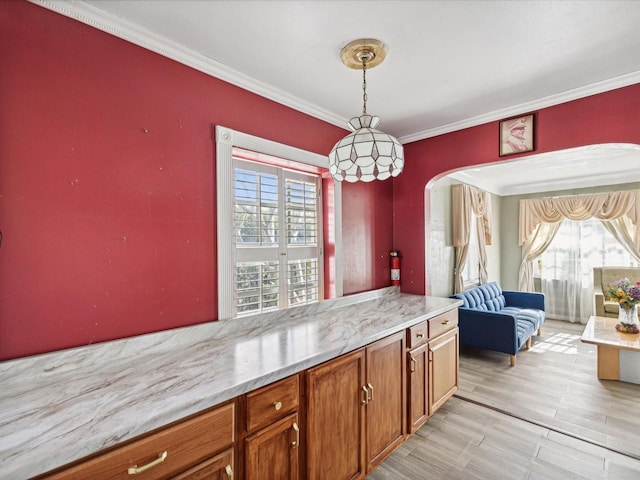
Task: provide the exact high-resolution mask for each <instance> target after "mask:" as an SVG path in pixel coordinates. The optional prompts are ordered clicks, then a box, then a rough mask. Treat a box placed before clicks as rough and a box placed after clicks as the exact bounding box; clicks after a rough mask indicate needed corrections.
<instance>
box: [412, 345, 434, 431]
mask: <svg viewBox="0 0 640 480" xmlns="http://www.w3.org/2000/svg"><path fill="white" fill-rule="evenodd" d="M428 347H429V346H428V345H427V344H426V343H425V344H423V345H422V346H420V347H418V348H414V349H413V350H411V351H409V353H408V354H407V358H408V362H409V363H408V365H407V378H408V381H409V389H408V390H409V401H408V403H407V406H408V409H409V411H408V412H407V418H408V419H409V421H408V429H409V433H413V432H415V431H416V430H418V429H419V428H420V427H421V426H422V425H424V424H425V423H426V421H427V419H428V418H429V367H428V365H429V348H428Z"/></svg>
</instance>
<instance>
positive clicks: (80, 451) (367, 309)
mask: <svg viewBox="0 0 640 480" xmlns="http://www.w3.org/2000/svg"><path fill="white" fill-rule="evenodd" d="M459 303H460V302H458V301H457V300H453V299H448V298H436V297H425V296H417V295H409V294H402V293H400V292H399V290H398V289H397V287H396V288H394V287H390V288H386V289H382V290H377V291H373V292H365V293H363V294H357V295H351V296H348V297H343V298H340V299H335V300H325V301H322V302H318V303H316V304H312V305H309V306H304V307H296V308H291V309H288V310H282V311H278V312H272V313H266V314H261V315H254V316H250V317H244V318H239V319H231V320H222V321H217V322H211V323H206V324H201V325H196V326H191V327H184V328H179V329H174V330H168V331H162V332H157V333H152V334H147V335H141V336H137V337H131V338H126V339H122V340H116V341H111V342H105V343H102V344H96V345H90V346H86V347H79V348H74V349H69V350H64V351H59V352H54V353H50V354H44V355H37V356H33V357H27V358H23V359H17V360H11V361H6V362H2V363H0V385H2V388H1V389H0V465H1V468H0V478H2V479H11V480H16V479H21V478H30V477H32V476H36V475H39V474H42V473H44V472H47V471H50V470H52V469H56V468H58V467H60V466H63V465H66V464H69V463H71V462H74V461H77V460H79V459H82V458H83V457H86V456H88V455H91V454H94V453H95V452H99V451H102V450H104V449H108V448H111V447H114V446H115V445H118V444H120V443H122V442H125V441H127V440H130V439H132V438H135V437H138V436H140V435H143V434H145V433H147V432H150V431H153V430H155V429H157V428H159V427H162V426H164V425H167V424H170V423H172V422H175V421H177V420H180V419H182V418H185V417H188V416H190V415H193V414H196V413H198V412H201V411H203V410H206V409H209V408H211V407H213V406H216V405H219V404H222V403H224V402H226V401H228V400H231V399H234V398H236V397H238V396H240V395H244V394H246V393H248V392H251V391H253V390H256V389H259V388H260V387H263V386H265V385H268V384H271V383H273V382H276V381H278V380H280V379H284V378H285V377H288V376H290V375H293V374H296V373H298V372H302V371H304V370H306V369H309V368H311V367H314V366H317V365H320V364H321V363H323V362H327V361H329V360H331V359H335V358H337V357H339V356H341V355H344V354H346V353H348V352H353V351H355V350H358V349H360V348H362V347H364V346H366V345H369V344H372V343H373V342H376V341H377V340H380V339H383V338H385V337H388V336H390V335H393V334H396V333H398V332H401V331H403V330H406V329H409V328H411V327H412V326H415V325H417V324H419V323H420V322H424V321H425V320H428V319H430V318H433V317H436V316H438V315H441V314H443V313H446V312H449V311H451V310H454V309H456V307H457V306H458V305H459ZM456 319H457V317H456Z"/></svg>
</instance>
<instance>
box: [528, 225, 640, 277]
mask: <svg viewBox="0 0 640 480" xmlns="http://www.w3.org/2000/svg"><path fill="white" fill-rule="evenodd" d="M576 265H578V266H579V271H580V274H581V277H582V282H581V283H583V284H584V285H590V284H591V283H592V282H593V267H602V266H605V265H618V266H626V267H636V266H638V262H637V261H636V260H635V259H634V258H633V257H632V256H631V254H630V253H629V252H627V251H626V250H625V249H624V247H623V246H622V245H620V243H619V242H618V241H617V240H616V239H615V238H614V237H613V235H611V234H610V233H609V232H608V231H607V230H606V229H605V228H604V226H603V225H602V222H601V221H600V220H598V219H596V218H590V219H588V220H583V221H573V220H564V221H563V222H562V225H561V226H560V228H559V229H558V233H556V236H555V237H554V238H553V240H552V242H551V245H549V247H548V248H547V249H546V250H545V252H544V253H543V254H542V255H541V256H540V257H539V258H538V259H537V261H535V262H534V275H535V276H538V277H544V278H549V279H556V280H565V279H567V278H571V279H573V278H574V277H575V274H574V271H575V270H576Z"/></svg>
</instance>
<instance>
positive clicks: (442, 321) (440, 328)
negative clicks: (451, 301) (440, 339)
mask: <svg viewBox="0 0 640 480" xmlns="http://www.w3.org/2000/svg"><path fill="white" fill-rule="evenodd" d="M457 326H458V309H457V308H454V309H453V310H449V311H448V312H446V313H443V314H442V315H438V316H437V317H433V318H431V319H429V338H434V337H437V336H438V335H441V334H443V333H444V332H448V331H449V330H451V329H452V328H456V327H457Z"/></svg>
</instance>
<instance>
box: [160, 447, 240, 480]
mask: <svg viewBox="0 0 640 480" xmlns="http://www.w3.org/2000/svg"><path fill="white" fill-rule="evenodd" d="M173 480H233V448H230V449H228V450H226V451H224V452H222V453H221V454H220V455H216V456H215V457H213V458H211V459H209V460H206V461H204V462H202V463H201V464H199V465H196V466H195V467H193V468H191V469H189V470H187V471H186V472H184V473H182V474H181V475H178V476H177V477H173Z"/></svg>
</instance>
